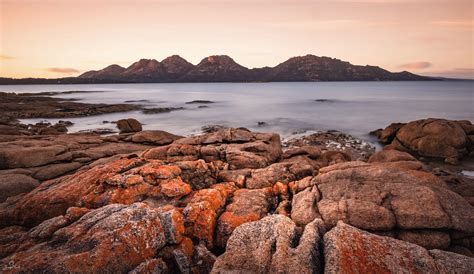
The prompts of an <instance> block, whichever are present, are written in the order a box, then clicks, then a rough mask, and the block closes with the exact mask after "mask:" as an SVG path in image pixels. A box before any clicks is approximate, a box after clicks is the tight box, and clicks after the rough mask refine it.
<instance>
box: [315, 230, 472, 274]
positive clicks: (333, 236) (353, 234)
mask: <svg viewBox="0 0 474 274" xmlns="http://www.w3.org/2000/svg"><path fill="white" fill-rule="evenodd" d="M324 261H325V269H324V273H399V272H405V271H406V272H407V273H471V272H472V269H474V259H473V258H469V257H466V256H462V255H458V254H454V253H450V252H445V251H441V250H432V251H428V250H426V249H424V248H422V247H420V246H418V245H415V244H411V243H407V242H403V241H400V240H396V239H392V238H389V237H382V236H377V235H374V234H370V233H368V232H366V231H362V230H359V229H357V228H355V227H352V226H350V225H347V224H344V223H343V222H338V224H337V226H336V227H335V228H334V229H332V230H331V231H329V232H328V233H326V234H325V235H324Z"/></svg>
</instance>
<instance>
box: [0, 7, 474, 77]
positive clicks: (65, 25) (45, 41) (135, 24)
mask: <svg viewBox="0 0 474 274" xmlns="http://www.w3.org/2000/svg"><path fill="white" fill-rule="evenodd" d="M473 2H474V1H472V0H312V1H309V0H254V1H250V0H240V1H237V0H202V1H200V0H155V1H153V0H0V77H14V78H23V77H46V78H57V77H66V76H77V75H79V74H80V73H82V72H85V71H88V70H92V69H94V70H97V69H101V68H103V67H105V66H107V65H110V64H119V65H121V66H124V67H127V66H129V65H130V64H131V63H133V62H135V61H137V60H138V59H141V58H153V59H157V60H159V61H160V60H162V59H164V58H166V57H167V56H170V55H173V54H178V55H180V56H181V57H183V58H185V59H187V60H188V61H189V62H191V63H193V64H197V63H199V62H200V60H202V59H203V58H204V57H206V56H209V55H216V54H227V55H229V56H231V57H232V58H233V59H234V60H235V61H236V62H238V63H240V64H241V65H243V66H246V67H249V68H253V67H263V66H275V65H277V64H279V63H281V62H283V61H285V60H287V59H288V58H290V57H293V56H300V55H306V54H314V55H318V56H329V57H334V58H338V59H342V60H345V61H349V62H351V63H353V64H357V65H366V64H370V65H377V66H380V67H383V68H385V69H388V70H390V71H403V70H408V71H411V72H413V73H417V74H422V75H436V76H445V77H457V78H470V79H474V55H473V51H474V44H473V39H474V7H473Z"/></svg>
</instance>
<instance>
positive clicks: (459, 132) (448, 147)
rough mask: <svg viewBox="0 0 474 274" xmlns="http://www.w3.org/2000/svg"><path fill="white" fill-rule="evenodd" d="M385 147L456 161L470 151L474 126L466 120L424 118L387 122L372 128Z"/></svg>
mask: <svg viewBox="0 0 474 274" xmlns="http://www.w3.org/2000/svg"><path fill="white" fill-rule="evenodd" d="M374 133H375V134H376V135H377V137H378V138H379V140H380V141H381V142H382V143H384V144H387V145H388V146H387V147H386V149H388V148H390V149H397V150H401V151H408V152H410V153H413V154H415V155H417V156H422V157H432V158H441V159H444V160H445V161H446V162H448V163H453V164H456V163H457V162H458V160H459V159H461V158H462V157H464V156H466V155H469V154H470V153H471V152H472V151H474V149H473V148H474V126H473V125H472V124H471V122H470V121H465V120H464V121H451V120H444V119H433V118H431V119H424V120H417V121H413V122H409V123H407V124H401V123H396V124H391V125H389V126H388V127H387V128H385V129H384V130H379V131H376V132H374Z"/></svg>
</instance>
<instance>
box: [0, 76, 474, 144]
mask: <svg viewBox="0 0 474 274" xmlns="http://www.w3.org/2000/svg"><path fill="white" fill-rule="evenodd" d="M0 91H7V92H18V93H21V92H45V91H89V92H87V93H73V94H60V95H57V97H61V98H76V99H78V100H80V101H81V102H87V103H124V102H127V101H140V100H146V101H142V102H139V103H140V104H145V105H146V106H147V107H185V110H179V111H173V112H170V113H161V114H143V113H141V112H139V111H136V112H128V113H115V114H106V115H100V116H91V117H84V118H70V119H63V120H70V121H72V122H74V123H75V125H74V126H72V127H71V128H70V131H73V132H74V131H78V130H83V129H93V128H114V127H115V125H114V124H107V123H105V124H104V123H103V121H115V120H118V119H121V118H129V117H132V118H136V119H138V120H139V121H141V122H142V123H143V124H144V128H145V129H161V130H166V131H169V132H172V133H175V134H181V135H189V134H196V133H200V132H201V128H202V126H205V125H216V124H217V125H224V126H231V127H246V128H249V129H251V130H255V131H262V132H263V131H271V132H278V133H280V134H282V135H283V136H290V135H292V134H294V133H296V132H303V131H310V130H339V131H343V132H346V133H349V134H352V135H355V136H358V137H362V138H364V139H367V138H368V137H367V134H368V133H369V132H370V131H372V130H374V129H377V128H382V127H385V126H387V125H389V124H390V123H392V122H407V121H411V120H416V119H421V118H428V117H439V118H447V119H468V120H471V121H474V82H473V81H443V82H438V81H436V82H297V83H289V82H286V83H189V84H102V85H20V86H0ZM192 100H210V101H214V102H215V103H213V104H208V105H207V106H208V108H199V106H200V105H201V106H202V105H204V104H196V105H195V104H192V105H189V104H185V102H188V101H192ZM39 120H44V119H27V120H23V122H26V123H33V122H37V121H39ZM47 120H49V121H51V122H53V123H54V122H56V121H57V120H59V119H47ZM258 122H265V124H263V125H260V126H259V125H258Z"/></svg>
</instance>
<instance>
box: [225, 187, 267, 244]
mask: <svg viewBox="0 0 474 274" xmlns="http://www.w3.org/2000/svg"><path fill="white" fill-rule="evenodd" d="M275 202H276V201H275V197H274V196H273V192H272V189H271V188H266V189H239V190H237V191H235V192H234V193H233V196H232V200H231V202H230V203H228V205H227V207H226V209H225V212H223V213H222V214H221V215H220V217H219V221H218V225H217V245H218V246H220V247H222V248H224V247H225V245H226V243H227V239H228V238H229V237H230V235H231V234H232V232H233V231H234V229H235V228H237V227H238V226H240V225H242V224H244V223H247V222H251V221H257V220H260V219H261V218H263V217H264V216H266V215H267V214H268V213H269V211H270V210H271V209H272V208H274V207H275Z"/></svg>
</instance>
